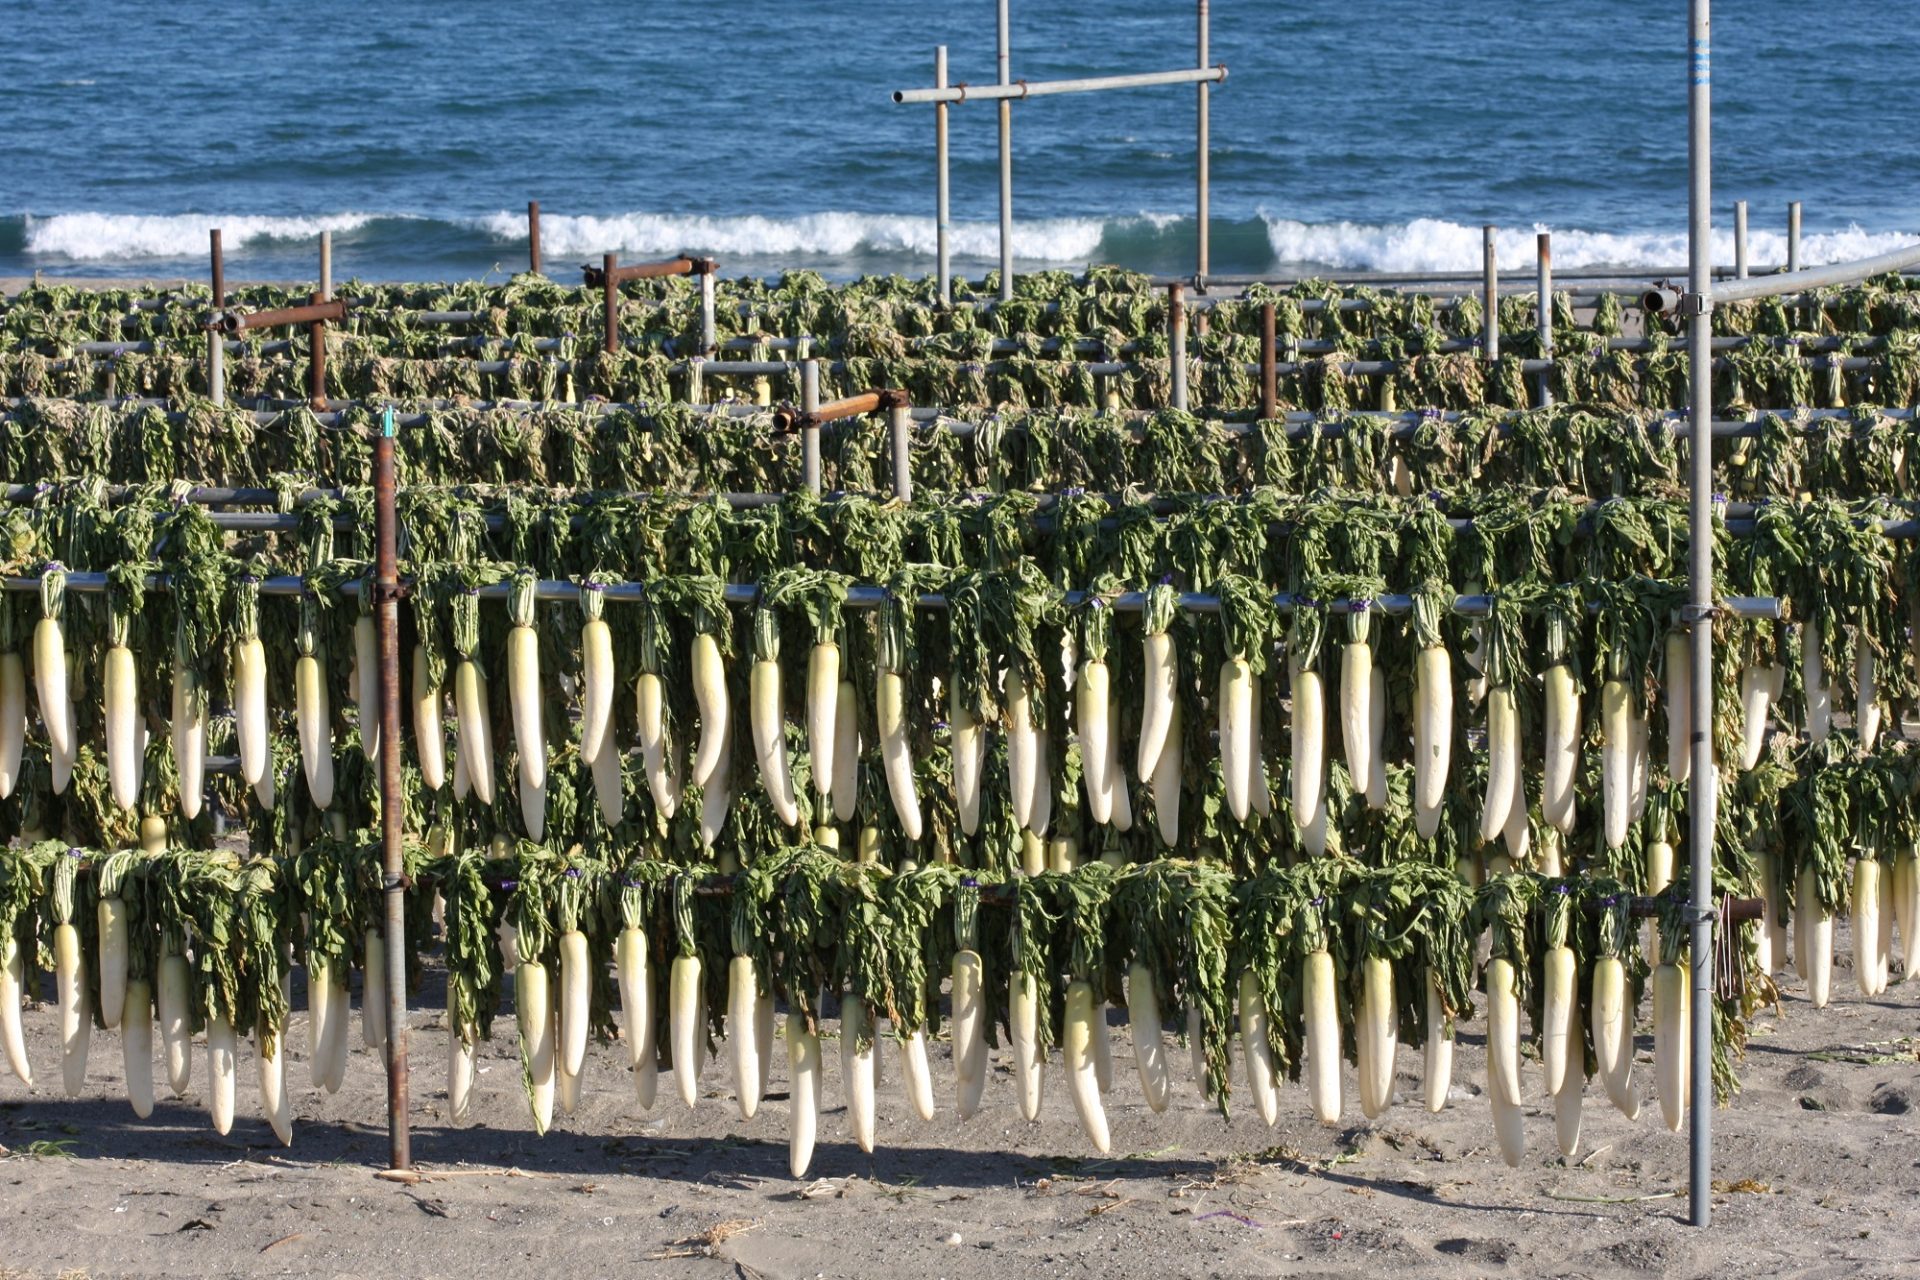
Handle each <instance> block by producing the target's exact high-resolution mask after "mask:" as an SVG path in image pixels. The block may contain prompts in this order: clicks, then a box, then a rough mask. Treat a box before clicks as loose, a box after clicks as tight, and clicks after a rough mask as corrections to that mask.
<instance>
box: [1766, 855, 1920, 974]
mask: <svg viewBox="0 0 1920 1280" xmlns="http://www.w3.org/2000/svg"><path fill="white" fill-rule="evenodd" d="M1893 918H1894V922H1895V924H1897V925H1898V926H1899V929H1900V976H1901V978H1902V980H1909V979H1911V978H1913V976H1914V971H1915V969H1916V968H1920V860H1917V859H1916V857H1915V851H1914V847H1913V846H1912V845H1908V846H1907V847H1906V848H1904V849H1902V850H1901V851H1900V853H1899V854H1898V855H1897V856H1896V857H1895V858H1894V860H1893ZM1776 954H1777V953H1776Z"/></svg>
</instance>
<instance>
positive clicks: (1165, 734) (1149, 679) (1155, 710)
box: [1135, 583, 1180, 843]
mask: <svg viewBox="0 0 1920 1280" xmlns="http://www.w3.org/2000/svg"><path fill="white" fill-rule="evenodd" d="M1179 602H1180V597H1179V595H1178V594H1177V593H1176V592H1175V591H1174V589H1173V588H1172V587H1170V586H1168V585H1166V584H1165V583H1158V584H1156V585H1154V586H1153V587H1151V588H1149V589H1148V591H1147V598H1146V604H1145V611H1144V619H1145V625H1144V628H1143V630H1144V638H1143V639H1142V641H1141V648H1142V660H1143V662H1144V664H1145V667H1144V670H1143V672H1142V675H1141V689H1140V698H1141V701H1140V751H1139V758H1138V760H1137V761H1136V765H1137V767H1136V770H1135V771H1136V772H1137V773H1138V774H1139V775H1140V776H1141V777H1142V778H1152V777H1156V776H1158V766H1159V764H1160V753H1161V751H1162V750H1163V749H1164V748H1165V747H1166V745H1167V743H1168V742H1169V741H1170V740H1177V738H1178V735H1177V734H1176V733H1175V732H1174V714H1175V706H1176V702H1175V698H1174V693H1175V690H1176V689H1177V688H1178V685H1179V680H1180V657H1179V654H1178V652H1177V651H1176V650H1175V649H1174V645H1173V634H1172V631H1171V628H1172V626H1173V616H1174V611H1175V610H1176V609H1177V608H1179ZM1169 843H1171V841H1169Z"/></svg>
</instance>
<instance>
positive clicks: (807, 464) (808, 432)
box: [800, 359, 820, 498]
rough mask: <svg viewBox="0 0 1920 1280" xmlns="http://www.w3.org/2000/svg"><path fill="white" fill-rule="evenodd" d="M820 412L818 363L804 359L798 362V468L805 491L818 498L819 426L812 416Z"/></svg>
mask: <svg viewBox="0 0 1920 1280" xmlns="http://www.w3.org/2000/svg"><path fill="white" fill-rule="evenodd" d="M819 410H820V362H819V361H818V360H814V359H806V360H802V361H801V362H800V413H801V415H802V417H801V426H800V468H801V471H802V473H803V474H804V476H805V478H806V482H807V489H808V490H809V491H810V492H811V493H812V494H813V496H814V497H816V498H817V497H819V496H820V424H819V423H817V422H815V421H814V420H813V415H814V414H815V413H818V412H819Z"/></svg>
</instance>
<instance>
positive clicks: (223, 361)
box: [207, 227, 227, 404]
mask: <svg viewBox="0 0 1920 1280" xmlns="http://www.w3.org/2000/svg"><path fill="white" fill-rule="evenodd" d="M207 243H208V250H209V253H210V254H211V263H210V265H211V266H212V269H213V309H214V311H216V312H218V311H220V310H222V309H223V308H225V307H226V305H227V264H226V259H225V256H224V255H223V254H222V253H221V251H220V228H218V227H215V228H213V229H212V230H210V231H208V232H207ZM207 398H208V399H209V400H211V401H213V402H214V403H215V404H225V403H226V402H227V335H226V334H225V333H223V332H221V331H220V330H219V329H213V330H210V331H209V332H208V334H207Z"/></svg>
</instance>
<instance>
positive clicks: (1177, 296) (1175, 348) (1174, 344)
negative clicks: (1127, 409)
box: [1167, 284, 1187, 409]
mask: <svg viewBox="0 0 1920 1280" xmlns="http://www.w3.org/2000/svg"><path fill="white" fill-rule="evenodd" d="M1167 351H1168V354H1169V356H1170V359H1169V361H1168V365H1169V368H1170V370H1171V372H1172V374H1173V407H1174V408H1175V409H1185V408H1186V407H1187V299H1186V290H1185V289H1183V288H1181V287H1180V286H1179V285H1178V284H1170V285H1168V286H1167Z"/></svg>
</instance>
